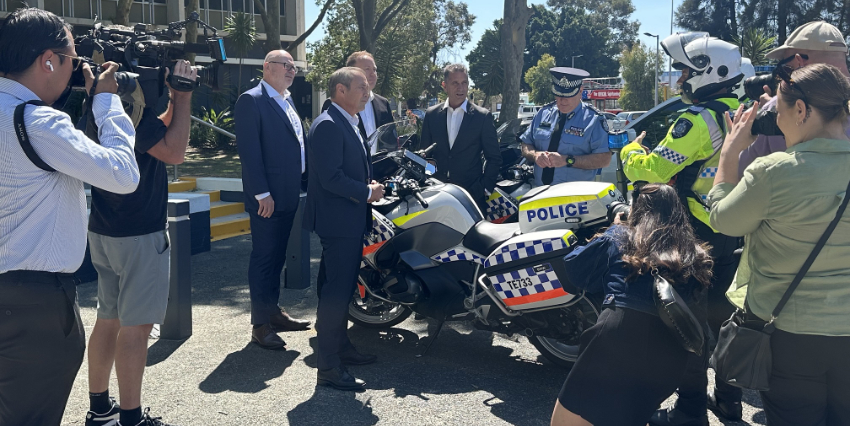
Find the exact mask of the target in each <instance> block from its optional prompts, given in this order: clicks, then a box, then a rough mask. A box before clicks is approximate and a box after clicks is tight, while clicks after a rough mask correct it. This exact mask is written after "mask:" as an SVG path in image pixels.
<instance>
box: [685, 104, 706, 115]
mask: <svg viewBox="0 0 850 426" xmlns="http://www.w3.org/2000/svg"><path fill="white" fill-rule="evenodd" d="M704 110H705V107H704V106H699V105H693V106H691V107H690V108H688V112H689V113H691V114H693V115H699V113H701V112H702V111H704Z"/></svg>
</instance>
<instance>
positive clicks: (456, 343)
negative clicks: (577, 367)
mask: <svg viewBox="0 0 850 426" xmlns="http://www.w3.org/2000/svg"><path fill="white" fill-rule="evenodd" d="M319 247H320V246H319V244H318V240H317V239H316V238H315V237H314V239H313V244H312V248H313V250H312V259H311V264H312V268H311V269H312V275H313V277H312V278H313V282H315V277H316V274H317V272H318V266H319V260H318V259H319V258H318V256H319V250H320V249H319ZM250 249H251V240H250V236H244V237H238V238H231V239H228V240H223V241H218V242H215V243H213V244H212V251H210V252H208V253H203V254H199V255H195V256H193V257H192V282H193V293H192V298H193V300H192V301H193V305H194V306H193V311H192V315H193V332H194V333H193V335H192V337H191V338H189V339H188V340H186V341H169V340H155V339H152V340H150V349H149V351H148V368H147V370H146V372H145V381H144V389H143V394H142V404H143V406H150V407H151V412H152V414H154V415H155V416H162V417H163V420H165V421H167V422H169V423H174V424H176V425H182V426H187V425H228V426H229V425H234V426H235V425H374V424H381V425H505V424H513V425H547V424H549V417H550V415H551V412H552V407H553V404H554V401H555V399H556V398H557V395H558V391H559V390H560V388H561V385H562V384H563V381H564V379H565V378H566V373H567V372H566V371H565V370H563V369H561V368H558V367H556V366H554V365H553V364H551V363H549V362H547V361H546V360H544V359H543V358H542V356H540V355H539V354H538V352H537V351H536V350H535V349H534V347H533V346H531V344H530V343H528V342H527V341H526V339H525V338H524V337H518V336H513V337H507V336H503V335H494V334H492V333H487V332H483V331H476V330H473V328H472V327H471V326H470V325H469V324H464V323H455V324H451V325H447V326H446V327H445V328H444V329H443V331H442V333H441V334H440V337H439V339H438V340H437V341H436V342H435V343H434V346H433V347H431V350H430V352H428V353H427V354H426V355H425V356H424V357H421V358H418V357H416V354H417V353H419V351H420V347H419V346H417V345H418V343H419V342H420V340H422V339H424V338H426V337H427V336H428V335H429V330H430V331H433V330H434V326H435V324H434V323H433V322H428V321H425V320H415V319H413V317H412V316H411V318H410V319H408V320H407V321H405V322H404V323H402V324H400V325H399V326H396V327H395V328H393V329H389V330H381V331H379V330H370V329H364V328H360V327H357V326H353V327H352V328H351V329H350V331H349V332H350V335H351V340H352V341H353V342H354V343H355V345H357V346H358V348H359V349H360V350H362V351H363V352H366V353H374V354H377V355H378V356H379V359H378V362H377V363H375V364H372V365H368V366H362V367H352V368H351V370H352V372H354V373H355V374H356V376H357V377H360V378H363V379H364V380H366V382H367V384H368V386H369V389H368V390H367V391H366V392H363V393H354V392H341V391H336V390H333V389H330V388H325V387H316V370H315V365H316V360H315V356H314V355H313V348H312V347H313V346H315V343H316V334H315V332H314V331H312V330H311V331H306V332H291V333H281V336H282V337H283V338H284V340H286V342H287V350H285V351H268V350H263V349H260V348H259V347H257V346H255V345H253V344H249V341H250V330H251V329H250V325H249V300H248V283H247V275H248V274H247V270H248V257H249V254H250ZM79 293H80V296H79V297H80V306H81V311H82V316H83V322H84V324H85V326H86V327H85V328H86V335H89V334H90V333H91V328H92V326H93V325H94V320H95V307H96V297H97V285H96V283H94V282H92V283H86V284H83V285H81V286H80V287H79ZM316 303H317V302H316V296H315V291H314V290H313V289H312V288H311V289H307V290H283V291H282V296H281V305H282V306H283V307H284V308H285V309H286V310H287V311H288V312H290V313H291V314H293V315H295V316H297V317H301V318H308V319H311V320H315V311H316ZM86 362H87V361H85V360H84V361H83V366H82V368H81V369H80V372H79V374H78V376H77V380H76V382H75V383H74V389H73V391H72V393H71V398H70V400H69V401H68V406H67V408H66V411H65V418H64V420H63V425H83V424H84V423H85V421H84V419H85V414H86V411H87V410H88V379H87V369H88V368H87V363H86ZM110 392H111V393H112V394H113V395H116V396H117V394H118V384H117V382H116V381H115V379H114V373H113V379H112V382H111V384H110ZM745 399H746V403H745V405H744V418H745V419H746V420H748V421H749V422H750V423H727V424H729V425H744V424H764V423H765V416H764V412H763V411H762V409H761V401H760V400H759V399H758V395H757V394H755V393H753V392H747V393H746V394H745ZM670 402H671V401H668V404H669V403H670ZM611 409H614V410H615V409H617V408H616V407H611ZM710 417H711V424H712V425H721V424H723V423H721V422H720V421H718V420H717V419H716V418H715V417H714V416H713V415H710Z"/></svg>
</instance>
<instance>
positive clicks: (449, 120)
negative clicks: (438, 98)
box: [446, 99, 469, 149]
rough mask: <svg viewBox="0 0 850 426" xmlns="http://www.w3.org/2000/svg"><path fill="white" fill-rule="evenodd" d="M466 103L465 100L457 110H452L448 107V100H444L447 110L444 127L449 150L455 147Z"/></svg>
mask: <svg viewBox="0 0 850 426" xmlns="http://www.w3.org/2000/svg"><path fill="white" fill-rule="evenodd" d="M468 103H469V101H468V100H465V101H463V103H462V104H460V106H459V107H458V108H452V107H450V106H449V100H448V99H446V108H448V110H449V111H448V114H446V126H447V129H448V131H449V149H451V148H452V147H453V146H454V145H455V139H457V132H458V131H459V130H460V125H461V123H463V115H464V114H466V107H467V104H468Z"/></svg>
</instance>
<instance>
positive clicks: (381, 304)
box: [348, 277, 412, 328]
mask: <svg viewBox="0 0 850 426" xmlns="http://www.w3.org/2000/svg"><path fill="white" fill-rule="evenodd" d="M358 281H359V283H360V284H361V285H365V283H364V282H363V278H362V277H360V278H358ZM411 313H412V311H411V310H410V309H408V308H407V307H406V306H404V305H402V304H399V303H390V302H385V301H383V300H380V299H377V298H375V297H373V296H372V295H370V294H369V293H368V292H367V293H366V297H365V298H362V297H360V291H359V289H354V294H353V295H352V296H351V302H349V303H348V320H349V321H351V322H353V323H354V324H357V325H359V326H361V327H366V328H390V327H393V326H396V325H398V324H401V323H402V322H403V321H404V320H406V319H407V317H409V316H410V314H411Z"/></svg>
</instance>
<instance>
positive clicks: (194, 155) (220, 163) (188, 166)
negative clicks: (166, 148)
mask: <svg viewBox="0 0 850 426" xmlns="http://www.w3.org/2000/svg"><path fill="white" fill-rule="evenodd" d="M177 175H178V176H197V177H223V178H242V163H241V162H240V160H239V154H238V153H237V152H236V150H235V149H233V150H218V149H204V148H192V147H189V149H187V150H186V161H184V162H183V164H180V165H178V166H177ZM173 179H174V167H173V166H169V167H168V180H173Z"/></svg>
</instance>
